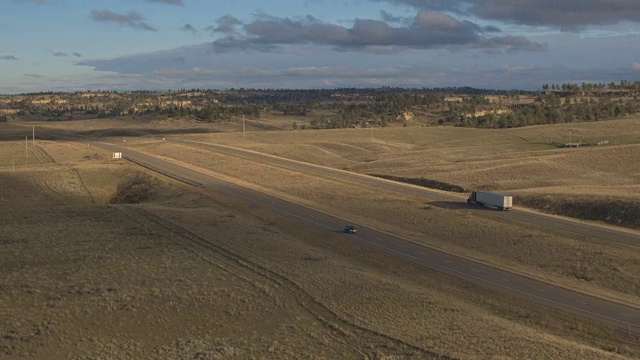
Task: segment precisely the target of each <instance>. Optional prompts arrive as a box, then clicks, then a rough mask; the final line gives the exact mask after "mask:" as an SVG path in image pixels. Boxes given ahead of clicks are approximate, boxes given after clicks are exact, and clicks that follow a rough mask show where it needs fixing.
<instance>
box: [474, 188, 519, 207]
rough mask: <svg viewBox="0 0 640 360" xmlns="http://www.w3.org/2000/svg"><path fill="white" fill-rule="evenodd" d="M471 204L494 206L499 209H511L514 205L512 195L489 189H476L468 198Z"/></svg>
mask: <svg viewBox="0 0 640 360" xmlns="http://www.w3.org/2000/svg"><path fill="white" fill-rule="evenodd" d="M467 202H468V203H469V204H475V205H478V206H487V207H493V208H496V209H499V210H509V209H511V208H512V207H513V198H512V197H511V196H507V195H502V194H496V193H492V192H488V191H474V192H472V193H471V196H469V198H468V199H467Z"/></svg>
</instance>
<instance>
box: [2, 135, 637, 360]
mask: <svg viewBox="0 0 640 360" xmlns="http://www.w3.org/2000/svg"><path fill="white" fill-rule="evenodd" d="M21 146H23V144H22V143H12V142H0V154H3V155H2V157H1V158H0V162H1V163H0V175H1V176H0V186H1V188H2V189H3V197H2V200H1V201H0V216H1V217H2V221H1V222H0V289H1V290H2V291H0V314H1V316H0V357H2V358H3V359H5V358H6V359H23V358H34V359H60V358H69V359H125V358H126V359H132V358H135V359H218V358H243V359H244V358H246V359H250V358H255V359H261V358H279V359H287V358H291V359H293V358H309V359H313V358H318V359H320V358H345V359H350V358H354V359H355V358H370V359H401V358H416V359H425V358H426V359H428V358H433V359H438V358H439V359H447V358H463V359H476V358H511V359H523V358H536V359H558V358H562V359H586V358H588V359H623V358H636V357H637V356H639V355H640V352H639V350H638V348H637V347H636V346H635V345H631V344H625V343H624V342H620V340H627V341H628V340H629V339H626V338H625V335H624V334H621V333H617V332H615V331H613V330H610V329H608V328H606V327H602V326H599V325H596V324H592V323H589V322H587V321H582V320H579V319H576V318H575V317H573V316H568V315H564V314H562V313H557V312H553V311H549V310H546V309H543V308H539V307H536V306H532V305H530V304H529V303H527V302H522V301H519V300H516V299H513V298H510V297H505V296H502V295H499V294H496V293H493V292H491V291H485V290H482V289H478V288H476V287H473V286H470V285H468V284H466V283H464V282H460V281H457V280H454V279H451V278H448V277H446V276H442V275H440V274H437V273H433V272H428V271H425V270H423V269H419V268H416V267H414V266H411V265H409V264H407V263H405V262H403V261H400V260H397V259H395V258H393V257H389V256H386V255H383V254H381V253H378V252H375V251H371V250H369V249H367V248H363V247H361V246H356V245H352V244H350V243H348V242H346V241H344V237H343V236H341V235H339V234H335V233H330V232H326V231H324V230H320V229H314V228H306V227H305V228H302V229H301V228H300V227H299V226H298V224H297V223H296V222H295V221H292V220H287V219H284V218H281V217H278V216H276V215H274V214H272V213H270V212H269V211H267V210H263V209H256V208H254V207H251V206H249V205H247V204H246V203H243V202H239V201H238V200H236V199H233V198H228V197H226V196H224V195H222V194H218V193H214V192H207V191H205V190H199V191H195V190H193V189H190V188H187V187H184V186H182V185H180V184H177V183H174V182H173V181H171V180H168V179H164V178H159V177H155V178H153V179H152V180H150V181H149V183H148V186H149V189H150V197H149V199H147V201H146V202H144V203H142V204H139V205H124V204H123V205H112V204H109V202H110V199H112V198H113V197H114V195H117V194H116V192H117V191H118V185H119V184H120V183H122V182H123V181H125V180H126V179H128V178H131V177H133V176H136V174H138V173H139V172H140V171H143V170H142V169H140V168H137V167H135V166H133V165H128V164H126V163H125V162H117V161H114V160H111V159H110V158H109V154H107V153H103V152H100V151H96V150H95V149H93V148H91V147H88V146H84V145H81V144H69V143H61V142H60V143H58V142H40V143H39V144H38V146H37V147H35V148H31V149H30V151H31V152H33V154H32V153H31V152H30V153H29V158H28V159H27V157H26V156H25V157H24V158H20V157H18V156H17V153H18V151H19V150H20V149H22V150H24V148H22V147H21ZM158 150H161V149H158ZM11 153H15V154H16V156H14V159H20V160H19V161H16V163H15V169H14V167H13V164H11V163H10V162H8V161H7V160H6V154H11ZM36 153H37V154H39V155H38V156H36V155H35V154H36ZM233 161H235V160H229V164H228V165H230V166H231V165H233ZM249 169H250V171H253V170H256V169H254V167H253V165H251V166H249ZM252 169H253V170H252ZM152 176H153V175H152ZM268 176H273V175H271V174H268ZM287 176H289V175H287ZM310 181H312V182H313V183H311V184H310V185H309V187H306V188H305V189H314V190H313V191H312V193H313V194H311V193H307V195H305V196H306V199H307V200H308V201H316V198H317V197H324V196H325V195H326V194H324V193H323V186H322V185H321V184H320V183H318V184H317V185H318V186H317V193H315V192H316V190H315V189H316V184H315V182H320V181H322V179H317V180H314V179H312V180H310ZM291 186H293V188H295V184H292V185H291ZM285 192H286V191H285ZM385 196H387V195H385ZM388 200H390V202H391V203H393V200H394V199H392V198H388ZM398 201H404V199H399V200H398ZM397 204H400V202H397ZM346 210H348V209H345V211H346ZM435 210H436V209H434V211H433V212H436V211H435ZM438 211H440V210H438ZM424 212H425V213H427V214H428V213H430V211H429V210H426V209H425V210H424ZM429 221H430V220H429Z"/></svg>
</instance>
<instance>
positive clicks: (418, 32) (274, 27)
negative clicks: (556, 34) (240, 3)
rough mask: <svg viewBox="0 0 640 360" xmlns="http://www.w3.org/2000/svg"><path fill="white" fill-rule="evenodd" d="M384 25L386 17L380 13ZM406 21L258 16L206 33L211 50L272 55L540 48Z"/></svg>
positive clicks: (458, 27)
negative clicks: (308, 48)
mask: <svg viewBox="0 0 640 360" xmlns="http://www.w3.org/2000/svg"><path fill="white" fill-rule="evenodd" d="M383 17H386V18H387V20H392V21H396V20H399V19H395V18H390V15H389V14H386V15H385V14H384V13H383ZM409 20H410V21H405V22H406V24H401V25H392V24H390V23H389V22H387V21H384V20H374V19H355V20H354V21H353V25H352V26H351V27H346V26H342V25H337V24H331V23H327V22H323V21H321V20H319V19H317V18H315V17H313V16H310V15H308V16H306V17H304V18H301V19H290V18H280V17H274V16H270V15H266V14H259V15H257V16H256V17H255V18H254V19H253V20H252V21H250V22H248V23H243V22H241V21H240V20H238V19H236V18H234V17H232V16H230V15H227V16H224V17H221V18H219V19H218V20H217V25H216V26H210V27H208V28H207V30H209V31H211V32H212V34H216V33H219V34H222V35H223V37H221V38H219V39H218V40H216V41H214V42H213V45H214V48H215V50H216V51H219V52H223V51H229V50H234V49H243V50H244V49H256V50H261V51H269V50H274V49H275V48H277V46H279V45H291V44H313V45H329V46H333V47H334V48H335V49H337V50H341V51H345V50H350V51H351V50H366V49H369V48H380V47H393V48H395V49H402V48H405V49H434V48H443V47H471V48H487V49H505V50H508V51H541V50H544V49H545V45H544V44H541V43H538V42H535V41H532V40H529V39H527V38H526V37H523V36H496V33H499V29H497V28H495V27H482V26H480V25H478V24H476V23H473V22H470V21H466V20H458V19H456V18H454V17H452V16H449V15H446V14H443V13H437V12H431V11H419V12H418V13H417V15H416V16H415V17H414V18H412V19H409Z"/></svg>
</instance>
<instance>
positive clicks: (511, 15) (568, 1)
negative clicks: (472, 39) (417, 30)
mask: <svg viewBox="0 0 640 360" xmlns="http://www.w3.org/2000/svg"><path fill="white" fill-rule="evenodd" d="M371 1H375V2H387V3H392V4H396V5H406V6H410V7H414V8H417V9H422V10H429V11H448V12H452V13H456V14H463V15H471V16H475V17H478V18H480V19H487V20H498V21H504V22H511V23H517V24H525V25H543V26H554V27H559V28H562V29H577V28H580V27H583V26H588V25H603V24H616V23H620V22H623V21H632V22H640V4H639V3H638V0H606V1H603V0H535V1H531V0H446V1H445V0H371Z"/></svg>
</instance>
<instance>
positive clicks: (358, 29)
mask: <svg viewBox="0 0 640 360" xmlns="http://www.w3.org/2000/svg"><path fill="white" fill-rule="evenodd" d="M0 4H1V5H2V6H1V7H0V9H1V10H0V93H2V94H14V93H24V92H40V91H84V90H92V91H96V90H116V91H127V90H168V89H171V90H179V89H194V88H197V89H230V88H236V89H238V88H252V89H258V88H260V89H282V88H289V89H309V88H338V87H381V86H391V87H396V86H397V87H415V88H422V87H427V88H433V87H449V86H472V87H477V88H491V89H523V90H537V89H541V87H542V85H543V84H552V83H557V84H561V83H577V84H581V83H583V82H602V83H610V82H611V81H615V82H619V81H621V80H627V81H632V82H634V81H640V0H261V1H256V0H253V1H250V0H233V1H217V0H84V1H83V0H0Z"/></svg>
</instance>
